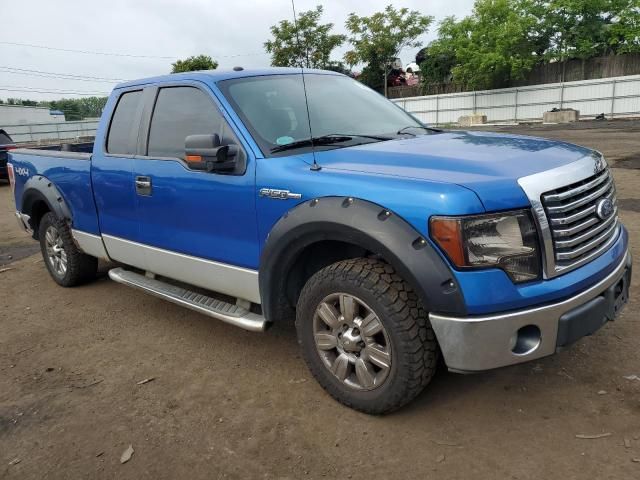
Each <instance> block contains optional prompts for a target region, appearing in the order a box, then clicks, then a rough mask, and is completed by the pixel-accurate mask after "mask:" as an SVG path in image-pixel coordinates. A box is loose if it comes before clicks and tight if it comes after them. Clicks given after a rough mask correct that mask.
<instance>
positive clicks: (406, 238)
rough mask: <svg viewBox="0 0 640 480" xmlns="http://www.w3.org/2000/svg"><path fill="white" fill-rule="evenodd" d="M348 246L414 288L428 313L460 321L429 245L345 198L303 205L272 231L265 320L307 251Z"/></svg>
mask: <svg viewBox="0 0 640 480" xmlns="http://www.w3.org/2000/svg"><path fill="white" fill-rule="evenodd" d="M326 240H333V241H341V242H347V243H351V244H354V245H357V246H360V247H363V248H365V249H366V250H368V251H370V252H373V253H376V254H379V255H380V256H382V258H384V259H385V260H386V261H387V262H389V263H390V264H391V265H392V266H393V267H394V268H395V269H396V271H397V272H398V273H399V274H400V275H401V276H402V278H404V279H405V280H406V281H407V282H409V284H410V285H411V286H412V287H413V289H414V290H415V291H416V293H417V294H418V295H419V297H420V298H421V300H422V302H423V305H424V306H425V308H426V309H427V310H428V311H429V312H448V313H453V312H455V313H456V314H457V315H465V314H466V307H465V302H464V298H463V295H462V291H461V290H460V288H459V286H458V284H457V281H456V279H455V277H454V276H453V274H452V273H451V270H450V269H449V267H448V266H447V265H446V263H445V262H444V260H443V259H442V257H441V256H440V255H439V254H438V253H437V252H436V251H435V249H434V247H433V245H432V244H431V242H430V241H429V240H428V239H427V238H424V236H423V235H421V234H420V233H419V232H418V231H417V230H415V229H414V228H413V227H412V226H411V225H410V224H409V223H407V222H406V221H405V220H403V219H402V218H401V217H399V216H397V215H395V214H394V213H393V212H391V211H389V210H387V209H385V208H383V207H381V206H380V205H376V204H374V203H372V202H369V201H365V200H360V199H356V198H350V197H323V198H317V199H313V200H310V201H307V202H303V203H301V204H299V205H297V206H296V207H294V208H293V209H292V210H290V211H289V212H287V213H286V214H285V215H284V216H283V217H282V218H281V219H280V220H279V221H278V222H277V223H276V224H275V226H274V227H273V229H272V230H271V232H270V233H269V236H268V238H267V241H266V244H265V247H264V249H263V252H262V255H261V260H260V274H259V283H260V294H261V297H262V298H261V299H262V309H263V313H264V315H265V317H266V318H267V319H268V320H273V319H275V318H278V317H280V316H282V315H283V313H284V307H283V301H284V300H285V288H286V282H287V276H288V273H289V271H290V270H291V268H292V266H293V265H294V263H295V261H296V259H297V258H298V256H299V255H300V254H301V253H302V252H303V251H304V250H305V248H307V247H309V246H310V245H312V244H314V243H317V242H321V241H326Z"/></svg>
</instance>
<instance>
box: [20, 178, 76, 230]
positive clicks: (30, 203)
mask: <svg viewBox="0 0 640 480" xmlns="http://www.w3.org/2000/svg"><path fill="white" fill-rule="evenodd" d="M21 211H22V213H24V214H25V215H29V217H30V219H29V223H30V224H31V228H32V229H33V238H34V239H37V238H38V227H39V225H40V220H41V219H42V217H43V215H44V214H45V213H47V212H53V213H54V214H55V215H56V216H57V217H58V218H61V219H64V220H66V221H68V222H71V220H72V215H71V210H70V209H69V207H68V206H67V203H66V202H65V200H64V197H63V196H62V195H61V194H60V192H59V191H58V189H57V188H56V186H55V185H54V184H53V182H51V181H50V180H49V179H47V178H46V177H43V176H41V175H37V176H34V177H31V178H30V179H29V180H27V182H26V183H25V186H24V192H23V194H22V204H21Z"/></svg>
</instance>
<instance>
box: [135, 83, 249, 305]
mask: <svg viewBox="0 0 640 480" xmlns="http://www.w3.org/2000/svg"><path fill="white" fill-rule="evenodd" d="M154 90H155V91H154V92H153V93H154V95H153V97H154V100H155V101H152V102H149V103H150V104H151V105H148V107H149V106H152V107H153V108H149V110H148V111H147V112H146V116H147V120H146V121H148V129H147V130H146V131H145V132H144V133H143V134H142V135H143V137H144V138H141V139H140V142H141V144H142V149H143V153H144V155H140V156H138V157H136V160H135V175H134V176H135V182H136V199H137V201H136V204H137V208H138V215H139V218H140V228H141V230H140V237H139V243H141V244H143V245H144V246H145V248H144V255H145V261H146V269H147V270H149V271H151V272H153V273H156V274H160V275H164V276H167V277H171V278H174V279H178V280H182V281H185V282H188V283H191V284H195V285H199V286H202V287H204V288H209V289H211V290H215V291H218V292H222V293H226V294H229V295H234V296H237V297H241V298H244V299H247V300H251V301H254V302H259V301H260V299H259V294H258V286H257V285H258V275H257V271H256V270H257V266H258V258H259V247H258V242H257V228H256V213H255V203H256V201H255V161H254V159H253V158H252V157H250V156H249V155H248V154H247V150H246V149H245V148H244V146H243V145H242V143H241V142H240V139H239V138H238V137H237V136H236V135H235V133H234V132H233V131H232V129H231V128H230V125H229V123H228V121H227V120H226V119H225V117H224V115H223V114H222V111H221V108H220V107H219V104H218V102H217V99H215V97H214V96H213V94H212V92H211V91H210V90H209V89H208V87H207V86H205V85H203V84H200V83H199V82H189V83H187V84H185V83H179V84H169V85H164V86H160V87H159V88H155V87H154ZM144 122H145V120H143V124H144ZM199 134H206V135H211V134H218V136H219V138H220V139H221V144H222V145H233V146H235V147H236V149H237V155H236V157H235V160H236V168H235V169H234V170H233V171H228V172H223V173H220V172H206V171H203V170H196V169H194V168H193V167H192V166H190V165H189V163H188V162H186V161H185V139H186V137H187V136H190V135H199Z"/></svg>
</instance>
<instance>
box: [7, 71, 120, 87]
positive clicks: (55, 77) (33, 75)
mask: <svg viewBox="0 0 640 480" xmlns="http://www.w3.org/2000/svg"><path fill="white" fill-rule="evenodd" d="M0 73H9V74H12V75H26V76H27V77H40V78H48V79H52V80H73V81H78V82H93V83H111V84H114V83H117V82H118V81H113V80H92V79H90V78H74V77H62V76H58V75H48V74H43V73H30V72H15V71H13V70H9V69H4V68H3V67H0Z"/></svg>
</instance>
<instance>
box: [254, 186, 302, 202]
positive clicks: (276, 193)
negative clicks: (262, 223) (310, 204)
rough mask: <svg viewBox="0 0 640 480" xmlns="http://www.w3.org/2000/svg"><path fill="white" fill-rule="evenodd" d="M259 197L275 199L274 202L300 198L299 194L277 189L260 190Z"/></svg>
mask: <svg viewBox="0 0 640 480" xmlns="http://www.w3.org/2000/svg"><path fill="white" fill-rule="evenodd" d="M260 196H261V197H268V198H275V199H276V200H288V199H290V198H293V199H299V198H302V194H301V193H291V192H290V191H289V190H280V189H277V188H261V189H260Z"/></svg>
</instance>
